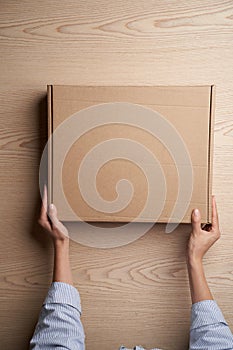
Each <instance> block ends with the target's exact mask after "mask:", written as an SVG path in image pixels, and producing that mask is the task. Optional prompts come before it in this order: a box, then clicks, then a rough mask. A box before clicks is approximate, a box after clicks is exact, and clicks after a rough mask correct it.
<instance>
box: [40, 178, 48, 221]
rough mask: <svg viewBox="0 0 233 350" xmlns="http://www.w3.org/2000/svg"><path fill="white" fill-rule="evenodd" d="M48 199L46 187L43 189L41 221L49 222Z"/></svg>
mask: <svg viewBox="0 0 233 350" xmlns="http://www.w3.org/2000/svg"><path fill="white" fill-rule="evenodd" d="M47 203H48V199H47V187H46V185H44V189H43V198H42V203H41V211H40V219H41V220H44V221H47V205H48V204H47Z"/></svg>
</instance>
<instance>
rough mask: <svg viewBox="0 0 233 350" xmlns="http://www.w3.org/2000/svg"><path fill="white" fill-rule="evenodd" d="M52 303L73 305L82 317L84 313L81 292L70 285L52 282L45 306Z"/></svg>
mask: <svg viewBox="0 0 233 350" xmlns="http://www.w3.org/2000/svg"><path fill="white" fill-rule="evenodd" d="M51 303H53V304H54V303H55V304H67V305H71V306H73V307H74V308H76V309H77V310H78V311H79V313H80V315H81V313H82V310H81V300H80V295H79V292H78V291H77V289H76V288H75V287H73V286H72V285H71V284H68V283H63V282H52V284H51V286H50V288H49V291H48V294H47V297H46V298H45V300H44V303H43V305H44V304H51Z"/></svg>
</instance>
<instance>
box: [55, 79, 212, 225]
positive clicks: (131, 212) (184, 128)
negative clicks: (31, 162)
mask: <svg viewBox="0 0 233 350" xmlns="http://www.w3.org/2000/svg"><path fill="white" fill-rule="evenodd" d="M114 102H127V103H133V104H135V105H139V106H143V107H145V108H150V109H152V110H154V111H156V112H158V113H160V115H162V116H163V117H164V118H165V119H166V120H167V121H168V122H169V123H171V124H172V125H173V127H174V128H175V129H176V130H177V132H178V133H179V134H180V136H181V138H182V139H183V141H184V143H185V145H186V147H187V149H188V152H189V154H190V157H191V161H192V167H193V192H192V197H191V201H190V203H188V207H187V210H186V212H185V213H184V216H183V218H182V220H181V222H182V223H189V222H190V213H191V210H192V209H193V208H195V207H198V208H199V209H200V210H201V214H202V222H210V221H211V195H212V151H213V123H214V86H183V87H182V86H179V87H178V86H167V87H166V86H60V85H55V86H54V85H53V86H52V85H49V86H48V126H49V136H51V135H52V134H53V135H55V134H56V130H57V128H60V127H61V126H62V125H63V124H62V123H63V122H66V121H67V120H68V118H69V117H70V116H72V115H74V114H75V113H76V112H78V111H82V110H86V112H87V111H88V113H89V114H90V117H91V116H92V115H91V113H92V109H91V108H89V107H91V106H94V105H99V104H103V103H114ZM88 108H89V109H88ZM113 115H114V113H113ZM142 117H143V116H142ZM110 119H111V118H110ZM82 122H83V123H85V121H84V120H83V121H82ZM80 125H81V124H80ZM69 130H71V129H68V131H66V133H67V132H68V133H69V132H71V131H69ZM54 132H55V134H54ZM72 132H73V133H74V130H72ZM77 135H78V130H77ZM64 136H65V135H64ZM66 136H67V135H66ZM117 138H122V139H125V138H126V139H131V140H135V141H137V142H138V143H139V144H141V145H144V146H145V147H147V148H148V149H149V150H150V151H151V152H152V153H153V154H154V155H155V156H156V158H157V159H158V162H159V163H160V165H161V167H162V169H163V171H164V176H165V180H166V185H167V194H166V201H165V203H164V207H163V210H162V212H161V215H160V216H159V218H157V220H156V221H157V222H165V223H166V222H168V220H169V218H171V217H172V210H173V208H174V205H175V202H176V199H177V192H178V180H179V179H178V175H177V167H176V164H174V159H173V158H172V156H171V155H170V154H169V152H168V150H167V149H166V147H165V146H164V145H163V144H162V143H161V142H160V141H159V140H158V139H157V138H155V137H154V136H153V135H151V134H150V133H149V132H147V131H145V130H143V129H140V128H137V127H135V126H131V125H126V124H122V123H117V120H116V123H115V124H114V123H112V122H111V123H109V124H107V125H103V126H100V127H96V128H94V129H92V130H89V131H88V132H86V133H85V134H84V135H83V136H81V137H80V138H79V139H78V140H76V142H74V143H73V144H72V146H71V147H70V149H69V152H68V153H67V154H66V157H65V159H64V162H63V166H62V169H60V168H58V160H59V159H60V158H59V157H60V153H61V150H62V142H63V137H62V136H60V137H59V138H57V137H54V136H53V139H52V143H51V145H50V147H49V154H48V156H49V157H48V159H49V168H48V170H49V171H48V187H49V201H50V202H53V203H54V204H55V205H56V207H57V209H58V212H59V218H60V220H63V221H77V220H79V219H80V220H85V221H103V222H106V221H113V222H116V221H118V222H129V221H132V220H134V219H135V218H136V217H137V216H138V215H139V213H140V211H141V210H142V208H143V206H144V205H145V201H146V198H147V195H148V184H147V181H146V178H145V175H144V174H143V171H141V169H140V168H139V167H138V166H137V165H136V164H135V163H134V162H133V161H129V160H126V159H114V160H112V161H110V162H109V163H107V164H105V165H103V166H102V167H101V168H100V170H99V172H98V175H97V178H96V187H97V190H98V191H99V194H100V196H102V198H103V199H105V200H106V201H113V200H115V199H116V197H117V192H116V184H117V182H118V181H119V180H121V179H124V178H126V179H128V180H129V181H131V183H132V184H133V186H134V194H133V197H132V200H131V202H130V203H129V205H128V206H126V207H125V208H124V209H122V210H120V211H117V212H114V213H108V212H101V210H95V209H93V208H92V207H91V206H90V205H88V204H87V203H86V202H85V201H84V200H83V198H82V195H81V193H80V188H79V185H78V181H77V174H78V169H79V166H80V163H81V161H82V160H83V158H84V156H85V155H86V154H87V153H88V152H89V151H90V150H91V149H93V147H94V146H96V145H97V144H99V143H100V142H103V141H104V140H112V139H117ZM135 153H136V149H135ZM135 157H137V154H135ZM96 161H97V162H98V159H91V160H90V161H89V169H90V171H89V172H88V173H87V174H86V181H87V183H88V182H89V181H92V179H91V176H92V171H91V167H92V165H93V166H94V164H95V162H96ZM139 161H140V162H141V163H142V164H143V159H139ZM91 162H93V163H91ZM145 166H146V164H145ZM148 166H149V169H150V164H149V165H148ZM147 169H148V167H147ZM151 169H152V166H151ZM151 171H152V170H151ZM60 173H61V174H62V176H61V180H62V184H61V183H60V181H59V179H60V177H59V176H60V175H59V174H60ZM152 186H155V187H156V186H157V183H156V178H155V179H154V184H152ZM180 186H182V183H181V184H180ZM156 200H157V201H158V200H159V198H156V199H155V201H156ZM70 208H72V209H70ZM98 209H99V208H98ZM76 214H77V215H78V217H79V219H78V218H77V216H76ZM136 221H141V222H153V221H155V217H153V214H152V211H150V210H148V212H147V213H145V214H144V215H143V216H142V217H140V218H139V219H138V220H136ZM173 221H174V222H176V217H174V220H173Z"/></svg>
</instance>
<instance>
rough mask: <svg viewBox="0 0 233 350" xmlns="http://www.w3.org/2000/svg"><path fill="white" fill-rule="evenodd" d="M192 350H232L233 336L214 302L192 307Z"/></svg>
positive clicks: (197, 304)
mask: <svg viewBox="0 0 233 350" xmlns="http://www.w3.org/2000/svg"><path fill="white" fill-rule="evenodd" d="M189 345H190V347H189V349H190V350H207V349H208V350H223V349H224V350H230V349H231V350H232V349H233V335H232V333H231V330H230V328H229V326H228V324H227V322H226V320H225V319H224V316H223V314H222V312H221V310H220V308H219V307H218V305H217V303H216V301H214V300H203V301H200V302H197V303H194V304H193V305H192V310H191V327H190V344H189Z"/></svg>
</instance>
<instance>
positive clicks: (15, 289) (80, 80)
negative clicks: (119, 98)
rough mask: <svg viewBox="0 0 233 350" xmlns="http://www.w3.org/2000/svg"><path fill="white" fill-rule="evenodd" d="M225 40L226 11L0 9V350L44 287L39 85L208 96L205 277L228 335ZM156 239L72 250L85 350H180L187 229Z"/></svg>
mask: <svg viewBox="0 0 233 350" xmlns="http://www.w3.org/2000/svg"><path fill="white" fill-rule="evenodd" d="M232 41H233V2H232V1H219V0H218V1H217V0H213V1H212V0H211V1H210V0H206V1H204V2H203V1H201V0H197V1H196V0H195V1H182V2H179V1H177V0H174V1H172V0H166V1H131V0H130V1H126V2H123V1H118V2H113V1H110V2H106V1H101V0H100V1H98V2H97V1H90V0H88V1H85V2H84V1H74V0H68V1H66V2H65V3H64V2H56V1H47V0H41V1H39V2H36V1H34V0H32V1H29V0H27V1H25V0H22V1H16V0H12V1H5V2H2V3H1V15H0V44H1V53H0V58H1V87H0V100H1V109H0V117H1V128H0V154H1V161H0V167H1V186H0V194H1V208H0V214H1V220H2V224H1V243H2V244H1V254H0V259H1V265H0V269H1V285H0V297H1V327H0V333H1V348H3V349H6V350H13V349H17V350H20V349H26V348H27V346H28V341H29V339H30V337H31V334H32V331H33V328H34V325H35V322H36V320H37V317H38V313H39V310H40V306H41V303H42V301H43V299H44V297H45V295H46V292H47V289H48V286H49V284H50V280H51V272H52V265H51V264H52V250H51V246H50V245H49V242H47V240H46V237H44V235H43V233H42V232H41V231H40V229H39V228H38V227H37V225H36V224H35V219H36V216H37V212H38V206H39V204H40V203H39V190H38V169H39V161H40V156H41V151H42V149H43V145H44V143H45V140H46V133H45V130H46V124H45V120H46V103H45V96H46V85H47V84H73V85H75V84H79V85H80V84H84V85H90V84H94V85H124V84H125V85H127V84H129V85H141V84H143V85H182V84H183V85H195V84H197V85H199V84H215V85H216V87H217V89H216V90H217V91H216V93H217V95H216V118H215V127H214V130H215V139H214V178H213V192H214V193H215V194H216V199H217V203H218V208H219V216H220V223H221V229H222V237H221V240H220V241H219V242H218V243H217V244H216V245H215V246H214V247H212V249H211V250H210V251H209V252H208V254H207V256H206V258H205V269H206V273H207V277H208V281H209V283H210V287H211V289H212V291H213V293H214V296H215V298H216V300H217V301H218V303H219V305H220V306H221V308H222V311H223V313H224V315H225V318H226V320H227V321H228V322H229V325H230V326H231V327H233V320H232V312H233V304H232V299H233V288H232V286H233V250H232V246H233V235H232V227H233V216H232V208H233V196H232V188H233V152H232V150H233V117H232V110H233V92H232V91H233V82H232V78H231V77H232V73H233V66H232V56H233V48H232ZM163 230H164V227H163V226H161V225H155V226H154V227H153V229H151V231H150V232H148V233H147V234H146V235H144V236H143V237H141V238H140V239H139V240H137V241H135V242H133V243H131V244H128V245H126V246H122V247H118V248H113V249H106V250H104V249H94V248H88V247H85V246H82V245H80V244H77V243H74V242H72V245H71V260H72V267H73V272H74V279H75V285H76V286H77V287H78V288H79V291H80V294H81V298H82V308H83V323H84V327H85V331H86V344H87V350H96V349H103V350H105V349H106V350H109V349H117V348H118V347H119V346H120V345H121V344H124V345H125V346H128V347H130V346H133V345H135V344H141V345H143V346H145V347H147V348H150V347H155V346H157V347H161V348H164V349H174V350H175V349H177V350H180V349H187V348H188V326H189V313H190V297H189V289H188V280H187V273H186V267H185V257H184V251H185V245H186V241H187V238H188V234H189V231H190V227H189V226H188V225H187V226H180V227H179V228H178V229H177V230H176V232H175V233H174V234H172V235H165V234H164V233H163Z"/></svg>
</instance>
